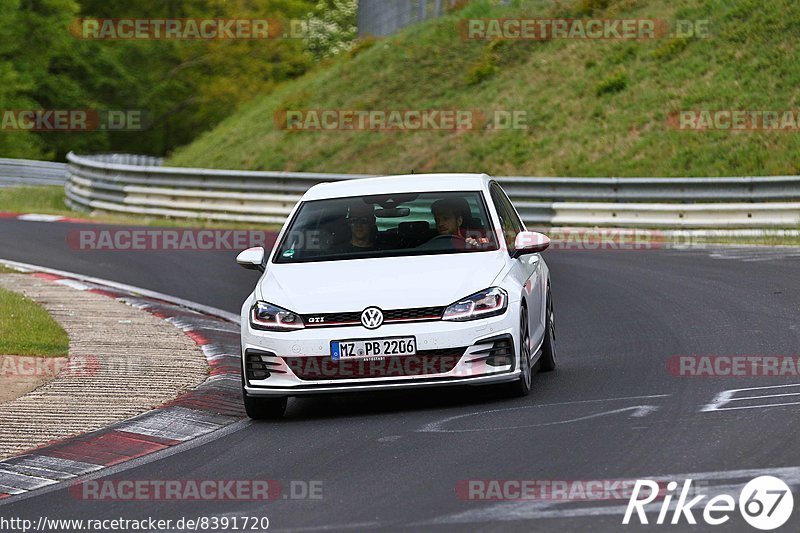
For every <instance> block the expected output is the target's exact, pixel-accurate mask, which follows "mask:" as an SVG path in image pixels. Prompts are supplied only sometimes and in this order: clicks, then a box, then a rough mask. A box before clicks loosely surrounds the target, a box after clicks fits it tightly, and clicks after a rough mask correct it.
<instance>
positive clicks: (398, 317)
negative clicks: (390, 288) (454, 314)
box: [302, 307, 445, 328]
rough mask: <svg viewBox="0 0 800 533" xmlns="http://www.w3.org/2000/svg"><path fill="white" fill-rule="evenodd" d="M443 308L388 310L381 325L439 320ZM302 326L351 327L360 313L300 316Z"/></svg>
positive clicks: (358, 320) (356, 321) (357, 320)
mask: <svg viewBox="0 0 800 533" xmlns="http://www.w3.org/2000/svg"><path fill="white" fill-rule="evenodd" d="M444 310H445V308H444V307H418V308H414V309H390V310H388V311H383V323H384V324H392V323H396V322H424V321H427V320H439V319H441V318H442V313H444ZM302 319H303V324H304V325H305V326H306V327H307V328H315V327H316V328H320V327H335V326H353V325H358V324H361V311H351V312H343V313H317V314H313V315H302Z"/></svg>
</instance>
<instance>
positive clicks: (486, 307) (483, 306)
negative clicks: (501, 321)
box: [442, 287, 508, 321]
mask: <svg viewBox="0 0 800 533" xmlns="http://www.w3.org/2000/svg"><path fill="white" fill-rule="evenodd" d="M507 308H508V293H507V292H506V291H504V290H503V289H501V288H500V287H492V288H490V289H486V290H484V291H481V292H476V293H475V294H473V295H472V296H467V297H466V298H464V299H463V300H459V301H458V302H456V303H454V304H452V305H450V306H448V307H447V309H445V310H444V314H443V315H442V320H453V321H464V320H477V319H479V318H487V317H490V316H497V315H502V314H503V313H505V312H506V309H507Z"/></svg>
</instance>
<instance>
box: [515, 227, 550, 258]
mask: <svg viewBox="0 0 800 533" xmlns="http://www.w3.org/2000/svg"><path fill="white" fill-rule="evenodd" d="M549 247H550V237H548V236H547V235H545V234H543V233H537V232H535V231H520V232H519V233H518V234H517V238H516V240H515V241H514V258H517V257H520V256H523V255H526V254H538V253H540V252H544V251H545V250H547V248H549Z"/></svg>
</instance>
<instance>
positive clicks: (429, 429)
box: [416, 394, 669, 433]
mask: <svg viewBox="0 0 800 533" xmlns="http://www.w3.org/2000/svg"><path fill="white" fill-rule="evenodd" d="M667 396H669V394H653V395H647V396H625V397H620V398H600V399H596V400H577V401H573V402H558V403H544V404H534V405H523V406H520V407H506V408H503V409H492V410H489V411H478V412H475V413H467V414H463V415H455V416H449V417H446V418H442V419H440V420H437V421H435V422H430V423H428V424H425V425H424V426H422V427H421V428H420V429H418V430H416V431H417V432H418V433H469V432H477V431H498V430H511V429H522V428H533V427H545V426H554V425H559V424H570V423H573V422H581V421H584V420H591V419H593V418H599V417H602V416H610V415H616V414H620V413H625V412H630V415H629V416H630V417H633V418H643V417H645V416H647V415H649V414H651V413H653V412H655V411H657V410H658V406H655V405H633V406H628V407H623V408H617V409H611V410H606V411H601V412H598V413H591V414H588V415H584V416H579V417H572V418H569V419H566V420H555V421H551V422H538V423H534V424H523V425H512V426H499V427H498V426H492V427H486V428H475V427H470V428H462V429H458V428H456V429H448V428H445V427H444V426H445V425H447V424H450V423H451V422H454V421H456V420H463V419H465V418H470V417H475V416H481V415H488V414H492V413H502V412H508V411H519V410H522V409H539V408H543V407H554V406H563V405H578V404H588V403H603V402H615V401H630V400H642V399H654V398H665V397H667Z"/></svg>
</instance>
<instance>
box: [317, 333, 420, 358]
mask: <svg viewBox="0 0 800 533" xmlns="http://www.w3.org/2000/svg"><path fill="white" fill-rule="evenodd" d="M416 354H417V339H416V338H415V337H391V338H388V339H354V340H347V341H331V359H333V360H334V361H339V360H341V359H365V358H368V357H389V356H393V355H401V356H405V355H416Z"/></svg>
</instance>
